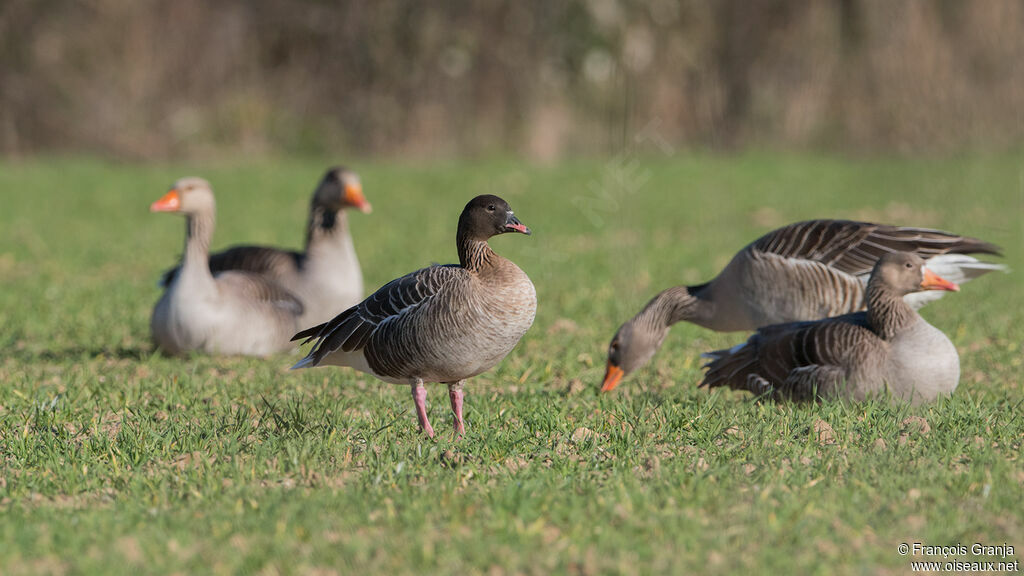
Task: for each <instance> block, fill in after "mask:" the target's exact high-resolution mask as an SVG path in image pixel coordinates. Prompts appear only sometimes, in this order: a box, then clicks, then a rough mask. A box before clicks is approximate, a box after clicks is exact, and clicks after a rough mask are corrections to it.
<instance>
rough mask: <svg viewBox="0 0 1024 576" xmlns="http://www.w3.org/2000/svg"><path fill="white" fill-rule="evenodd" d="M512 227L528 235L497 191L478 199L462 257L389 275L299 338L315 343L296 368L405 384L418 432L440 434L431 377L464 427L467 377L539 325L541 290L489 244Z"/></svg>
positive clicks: (463, 223)
mask: <svg viewBox="0 0 1024 576" xmlns="http://www.w3.org/2000/svg"><path fill="white" fill-rule="evenodd" d="M506 232H519V233H521V234H527V235H529V234H530V229H529V228H527V227H526V226H524V225H523V224H522V223H521V222H520V221H519V220H518V219H517V218H516V217H515V216H514V215H513V213H512V209H511V208H510V207H509V205H508V203H507V202H505V201H504V200H502V199H501V198H498V197H497V196H491V195H483V196H477V197H476V198H474V199H473V200H471V201H470V202H469V204H466V207H465V209H464V210H463V211H462V215H461V216H460V217H459V227H458V232H457V234H456V244H457V246H458V251H459V264H458V265H455V264H449V265H445V266H441V265H436V264H435V265H433V266H430V267H428V268H423V269H421V270H417V271H416V272H412V273H411V274H406V275H405V276H402V277H401V278H398V279H396V280H392V281H391V282H389V283H387V284H385V285H384V286H383V287H382V288H380V289H379V290H377V291H376V292H374V293H373V294H371V295H370V296H369V297H368V298H367V299H366V300H364V301H363V302H361V303H360V304H357V305H355V306H353V307H351V308H349V309H348V310H346V311H344V312H342V313H341V314H339V315H338V316H337V317H335V318H334V319H333V320H331V321H330V322H326V323H324V324H320V325H319V326H314V327H312V328H309V329H308V330H303V331H302V332H299V333H298V334H296V335H295V337H294V338H292V339H293V340H298V339H301V338H306V339H307V340H306V341H305V342H303V344H305V343H308V342H310V341H313V340H316V341H317V342H316V344H315V345H314V346H313V349H312V350H310V352H309V354H308V355H307V356H306V357H305V358H303V359H302V360H301V361H299V362H298V363H297V364H296V365H295V366H292V369H293V370H295V369H299V368H306V367H311V366H320V365H335V366H349V367H351V368H355V369H356V370H359V371H361V372H366V373H367V374H371V375H373V376H375V377H377V378H379V379H380V380H383V381H385V382H389V383H392V384H408V385H410V386H411V388H412V396H413V400H414V402H415V404H416V416H417V418H418V420H419V425H420V429H421V430H422V431H424V432H426V433H427V434H428V435H429V436H431V437H433V435H434V429H433V428H432V427H431V426H430V421H429V420H428V419H427V409H426V404H425V402H426V397H427V391H426V388H425V387H424V383H427V382H443V383H445V384H447V385H448V399H449V401H450V403H451V409H452V413H453V415H454V421H455V432H456V434H462V433H463V432H464V431H465V426H464V424H463V419H462V399H463V395H464V393H463V390H462V383H463V381H464V380H466V379H468V378H472V377H473V376H476V375H477V374H480V373H482V372H485V371H487V370H489V369H490V368H491V367H493V366H494V365H495V364H497V363H498V362H499V361H500V360H501V359H502V358H504V357H505V355H507V354H508V353H509V352H510V351H511V350H512V348H513V347H514V346H515V345H516V343H517V342H519V339H520V338H522V336H523V334H525V333H526V330H527V329H529V327H530V326H531V325H532V324H533V318H534V315H535V314H536V312H537V293H536V291H535V290H534V288H533V283H531V282H530V279H529V278H528V277H527V276H526V274H525V273H524V272H523V271H522V270H520V269H519V267H518V266H516V265H515V264H513V263H512V262H511V261H509V260H507V259H505V258H503V257H501V256H499V255H498V254H497V253H495V252H494V251H493V250H491V248H490V246H488V244H487V240H488V239H489V238H490V237H491V236H495V235H497V234H504V233H506Z"/></svg>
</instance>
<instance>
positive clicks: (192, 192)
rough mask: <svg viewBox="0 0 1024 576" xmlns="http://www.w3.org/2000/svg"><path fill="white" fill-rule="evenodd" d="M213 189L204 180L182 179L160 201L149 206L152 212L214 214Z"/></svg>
mask: <svg viewBox="0 0 1024 576" xmlns="http://www.w3.org/2000/svg"><path fill="white" fill-rule="evenodd" d="M213 208H214V201H213V189H212V188H210V183H209V182H207V181H206V180H203V179H202V178H195V177H190V178H182V179H180V180H178V181H177V182H175V183H174V185H173V186H171V189H170V190H168V191H167V193H166V194H164V195H163V196H162V197H161V198H160V199H159V200H157V201H156V202H153V204H151V205H150V206H149V211H150V212H180V213H182V214H198V213H210V212H213Z"/></svg>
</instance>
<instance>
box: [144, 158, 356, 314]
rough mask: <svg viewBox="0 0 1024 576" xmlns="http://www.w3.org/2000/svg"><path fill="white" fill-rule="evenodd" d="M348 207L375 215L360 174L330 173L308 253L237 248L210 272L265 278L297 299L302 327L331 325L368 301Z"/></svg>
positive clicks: (318, 194) (317, 200)
mask: <svg viewBox="0 0 1024 576" xmlns="http://www.w3.org/2000/svg"><path fill="white" fill-rule="evenodd" d="M346 208H357V209H359V210H360V211H362V212H364V213H369V212H370V211H371V209H372V208H371V206H370V203H369V202H367V201H366V197H365V196H363V187H362V184H360V182H359V176H357V175H356V173H355V172H352V171H351V170H348V169H346V168H342V167H335V168H331V169H330V170H328V171H327V173H326V174H324V177H323V179H322V180H321V181H320V185H319V186H317V188H316V191H315V192H313V200H312V202H311V203H310V206H309V221H308V223H307V225H306V245H305V248H304V250H303V251H302V252H295V251H292V250H282V249H280V248H270V247H267V246H234V247H232V248H228V249H227V250H224V251H223V252H218V253H216V254H213V255H211V256H210V270H211V271H212V272H213V273H214V274H216V273H218V272H221V271H224V270H244V271H246V272H252V273H255V274H259V275H261V276H265V277H267V278H269V279H271V280H273V281H275V282H277V283H278V284H280V285H281V286H283V287H284V288H285V289H286V290H288V291H289V292H291V293H292V294H294V295H296V296H297V297H298V298H299V300H300V301H301V302H302V305H303V308H304V312H303V314H302V317H301V318H299V325H300V326H309V325H311V324H318V323H320V322H325V321H327V320H329V319H331V318H333V317H334V315H335V314H337V312H338V310H344V309H346V308H348V307H349V306H352V305H353V304H356V303H357V302H359V301H360V300H362V299H363V272H362V270H360V268H359V259H358V258H357V257H356V250H355V246H354V245H353V243H352V235H351V234H350V233H349V227H348V216H346V214H345V211H346V210H345V209H346ZM178 270H179V268H172V269H170V270H168V271H167V272H166V273H165V274H164V277H163V281H162V285H163V286H165V287H166V286H167V285H169V284H170V283H171V281H173V280H174V276H175V274H177V273H178Z"/></svg>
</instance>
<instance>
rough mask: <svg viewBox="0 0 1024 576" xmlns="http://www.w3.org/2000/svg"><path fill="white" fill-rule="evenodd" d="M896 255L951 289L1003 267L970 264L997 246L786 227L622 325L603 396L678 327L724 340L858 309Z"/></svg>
mask: <svg viewBox="0 0 1024 576" xmlns="http://www.w3.org/2000/svg"><path fill="white" fill-rule="evenodd" d="M896 252H911V253H914V254H917V255H918V256H920V257H921V258H924V259H925V260H926V261H927V265H928V267H929V269H931V270H932V271H933V272H935V273H936V274H939V275H940V276H942V277H944V278H948V279H949V280H951V281H953V282H958V283H963V282H967V281H969V280H971V279H972V278H975V277H977V276H980V275H982V274H984V273H986V272H989V271H992V270H998V269H1002V268H1003V267H1002V266H1000V265H995V264H990V263H987V262H980V261H978V260H977V259H975V258H973V257H971V256H967V254H976V253H980V254H997V255H998V254H999V248H998V247H997V246H995V245H993V244H989V243H988V242H984V241H982V240H978V239H976V238H969V237H966V236H958V235H955V234H950V233H948V232H943V231H940V230H929V229H925V228H908V227H899V226H885V225H880V224H871V223H868V222H853V221H848V220H809V221H806V222H797V223H795V224H790V225H789V226H785V227H783V228H779V229H778V230H775V231H773V232H769V233H768V234H766V235H764V236H762V237H761V238H759V239H758V240H756V241H754V242H753V243H752V244H750V245H748V246H747V247H746V248H744V249H743V250H741V251H740V252H739V253H738V254H736V256H734V257H733V259H732V261H730V262H729V264H728V265H727V266H726V267H725V269H723V270H722V272H721V273H720V274H719V275H718V276H717V277H716V278H715V279H714V280H712V281H711V282H708V283H707V284H701V285H699V286H676V287H673V288H669V289H667V290H665V291H663V292H661V293H660V294H658V295H657V296H655V297H654V298H653V299H652V300H651V301H650V302H648V303H647V305H646V306H645V307H644V308H643V310H641V311H640V312H639V313H638V314H637V315H636V316H635V317H634V318H633V319H631V320H629V321H628V322H626V323H625V324H623V325H622V326H621V327H620V328H619V330H618V331H617V332H616V334H615V336H614V337H613V338H612V341H611V344H610V345H609V348H608V365H607V370H606V372H605V379H604V383H603V385H602V390H611V389H612V388H614V387H615V386H617V385H618V383H619V382H620V381H621V380H622V378H623V377H624V376H625V375H626V374H628V373H630V372H632V371H634V370H637V369H639V368H640V367H642V366H643V365H644V364H646V363H647V362H648V361H649V360H650V359H651V357H652V356H653V355H654V353H655V352H657V350H658V348H659V347H660V346H661V344H662V342H663V341H664V339H665V336H667V335H668V330H669V327H671V326H672V325H673V324H675V323H677V322H680V321H684V320H685V321H687V322H692V323H694V324H697V325H699V326H703V327H705V328H709V329H711V330H716V331H722V332H729V331H736V330H753V329H755V328H758V327H760V326H767V325H770V324H780V323H784V322H799V321H805V320H819V319H822V318H828V317H831V316H838V315H840V314H846V313H850V312H856V311H859V310H863V309H864V307H865V300H864V289H865V285H866V283H867V279H868V276H869V274H870V272H871V269H872V267H873V266H874V263H875V262H876V261H877V260H878V258H880V257H881V256H883V255H885V254H891V253H896ZM938 296H939V295H936V294H935V293H915V294H910V295H908V296H907V300H908V303H909V304H910V305H911V306H912V307H914V308H915V309H916V308H919V307H920V306H922V305H924V304H926V303H927V302H929V301H931V300H934V299H936V298H937V297H938Z"/></svg>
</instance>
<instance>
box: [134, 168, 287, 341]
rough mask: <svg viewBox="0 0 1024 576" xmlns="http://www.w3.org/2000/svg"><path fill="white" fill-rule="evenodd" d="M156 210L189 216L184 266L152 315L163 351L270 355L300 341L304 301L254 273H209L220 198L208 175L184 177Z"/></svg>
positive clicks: (155, 331)
mask: <svg viewBox="0 0 1024 576" xmlns="http://www.w3.org/2000/svg"><path fill="white" fill-rule="evenodd" d="M150 210H151V211H153V212H178V213H181V214H184V215H185V251H184V255H183V257H182V264H181V268H180V269H179V270H178V273H177V274H175V275H174V276H173V277H172V278H171V281H170V284H168V285H167V289H166V290H165V291H164V294H163V296H162V297H161V298H160V300H159V301H158V302H157V304H156V307H155V308H154V309H153V317H152V319H151V321H150V328H151V330H152V333H153V339H154V340H155V341H156V344H157V346H158V347H159V348H160V349H161V350H163V351H164V352H166V353H168V354H182V353H185V352H189V351H192V350H197V351H202V352H207V353H211V354H245V355H249V356H265V355H267V354H271V353H274V352H279V351H283V350H288V349H291V348H292V347H293V345H292V344H291V343H290V342H289V339H288V337H289V336H290V335H291V334H292V333H294V331H295V330H296V329H297V321H298V318H299V316H300V315H301V314H302V304H301V303H300V302H299V300H298V299H297V298H296V297H295V296H294V295H292V294H291V293H289V292H288V291H287V290H285V289H284V288H283V287H281V286H280V285H278V284H277V283H275V282H273V281H272V280H268V279H266V278H264V277H262V276H259V275H257V274H253V273H250V272H243V271H236V270H227V271H222V272H218V273H217V274H212V273H211V272H210V266H209V264H208V259H209V254H210V240H211V239H212V238H213V226H214V213H215V204H214V200H213V191H212V190H211V189H210V184H209V183H208V182H207V181H206V180H203V179H202V178H183V179H181V180H178V181H177V182H175V184H174V187H173V188H172V189H171V190H170V191H169V192H167V194H165V195H164V196H163V197H162V198H160V199H159V200H157V201H156V202H154V203H153V205H152V206H150Z"/></svg>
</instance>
